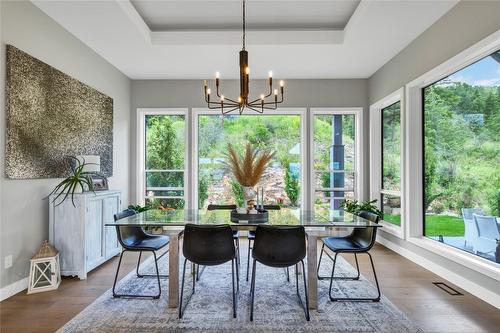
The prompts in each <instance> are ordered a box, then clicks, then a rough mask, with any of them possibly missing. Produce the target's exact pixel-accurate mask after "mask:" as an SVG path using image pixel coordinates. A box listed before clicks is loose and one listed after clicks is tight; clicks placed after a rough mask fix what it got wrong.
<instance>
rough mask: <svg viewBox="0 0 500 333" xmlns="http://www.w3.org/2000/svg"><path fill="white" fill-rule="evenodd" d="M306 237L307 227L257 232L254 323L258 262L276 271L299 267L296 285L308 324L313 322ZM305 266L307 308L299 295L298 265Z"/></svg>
mask: <svg viewBox="0 0 500 333" xmlns="http://www.w3.org/2000/svg"><path fill="white" fill-rule="evenodd" d="M305 256H306V233H305V230H304V227H303V226H270V225H259V226H257V229H256V230H255V241H254V246H253V249H252V257H253V265H252V282H251V286H250V294H251V305H250V321H253V305H254V299H255V276H256V267H257V262H259V263H261V264H263V265H266V266H269V267H276V268H284V267H290V266H295V283H296V286H297V296H298V297H299V302H300V304H301V306H302V307H303V308H304V312H305V315H306V320H307V321H309V318H310V317H309V298H308V293H307V281H306V270H305V266H304V258H305ZM299 263H300V264H302V276H303V278H304V293H305V301H306V304H305V305H304V303H303V302H302V298H301V297H300V292H299V274H298V271H297V269H298V264H299Z"/></svg>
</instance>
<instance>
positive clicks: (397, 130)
mask: <svg viewBox="0 0 500 333" xmlns="http://www.w3.org/2000/svg"><path fill="white" fill-rule="evenodd" d="M380 115H381V130H382V135H381V137H382V157H381V160H382V165H381V171H382V175H381V180H382V181H381V186H380V207H381V210H382V212H383V214H384V218H383V219H384V221H386V222H389V223H392V224H394V225H398V226H400V225H401V101H397V102H396V103H394V104H391V105H389V106H387V107H385V108H382V109H381V111H380Z"/></svg>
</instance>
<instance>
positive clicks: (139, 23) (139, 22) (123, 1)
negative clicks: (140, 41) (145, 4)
mask: <svg viewBox="0 0 500 333" xmlns="http://www.w3.org/2000/svg"><path fill="white" fill-rule="evenodd" d="M115 1H116V3H117V4H118V6H120V8H121V9H122V10H123V11H124V12H125V14H126V15H127V17H128V18H129V19H130V21H132V23H133V24H134V25H135V26H136V27H137V29H138V30H139V31H140V32H141V34H142V35H143V36H144V38H145V39H146V40H147V41H148V42H149V43H151V29H149V27H148V25H147V24H146V22H144V19H143V18H142V16H141V15H140V14H139V12H138V11H137V9H135V7H134V5H132V3H131V2H130V1H129V0H115Z"/></svg>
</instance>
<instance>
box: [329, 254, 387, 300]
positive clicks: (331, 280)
mask: <svg viewBox="0 0 500 333" xmlns="http://www.w3.org/2000/svg"><path fill="white" fill-rule="evenodd" d="M364 253H366V254H367V255H368V257H369V258H370V263H371V266H372V270H373V276H374V277H375V285H376V287H377V297H375V298H368V297H333V296H332V284H333V280H334V279H336V278H334V276H333V275H334V273H335V263H336V261H337V254H338V253H335V257H334V260H333V267H332V276H331V279H330V289H329V295H330V300H331V301H332V302H336V301H372V302H379V301H380V287H379V284H378V279H377V273H376V272H375V265H374V264H373V259H372V256H371V254H370V253H369V252H364ZM356 260H357V258H356ZM356 262H357V261H356ZM358 271H359V269H358Z"/></svg>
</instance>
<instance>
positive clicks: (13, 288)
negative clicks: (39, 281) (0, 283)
mask: <svg viewBox="0 0 500 333" xmlns="http://www.w3.org/2000/svg"><path fill="white" fill-rule="evenodd" d="M27 288H28V278H27V277H25V278H24V279H22V280H19V281H16V282H14V283H12V284H9V285H8V286H5V287H3V288H1V289H0V301H3V300H4V299H7V298H9V297H11V296H13V295H15V294H17V293H18V292H21V291H23V290H25V289H27Z"/></svg>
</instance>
